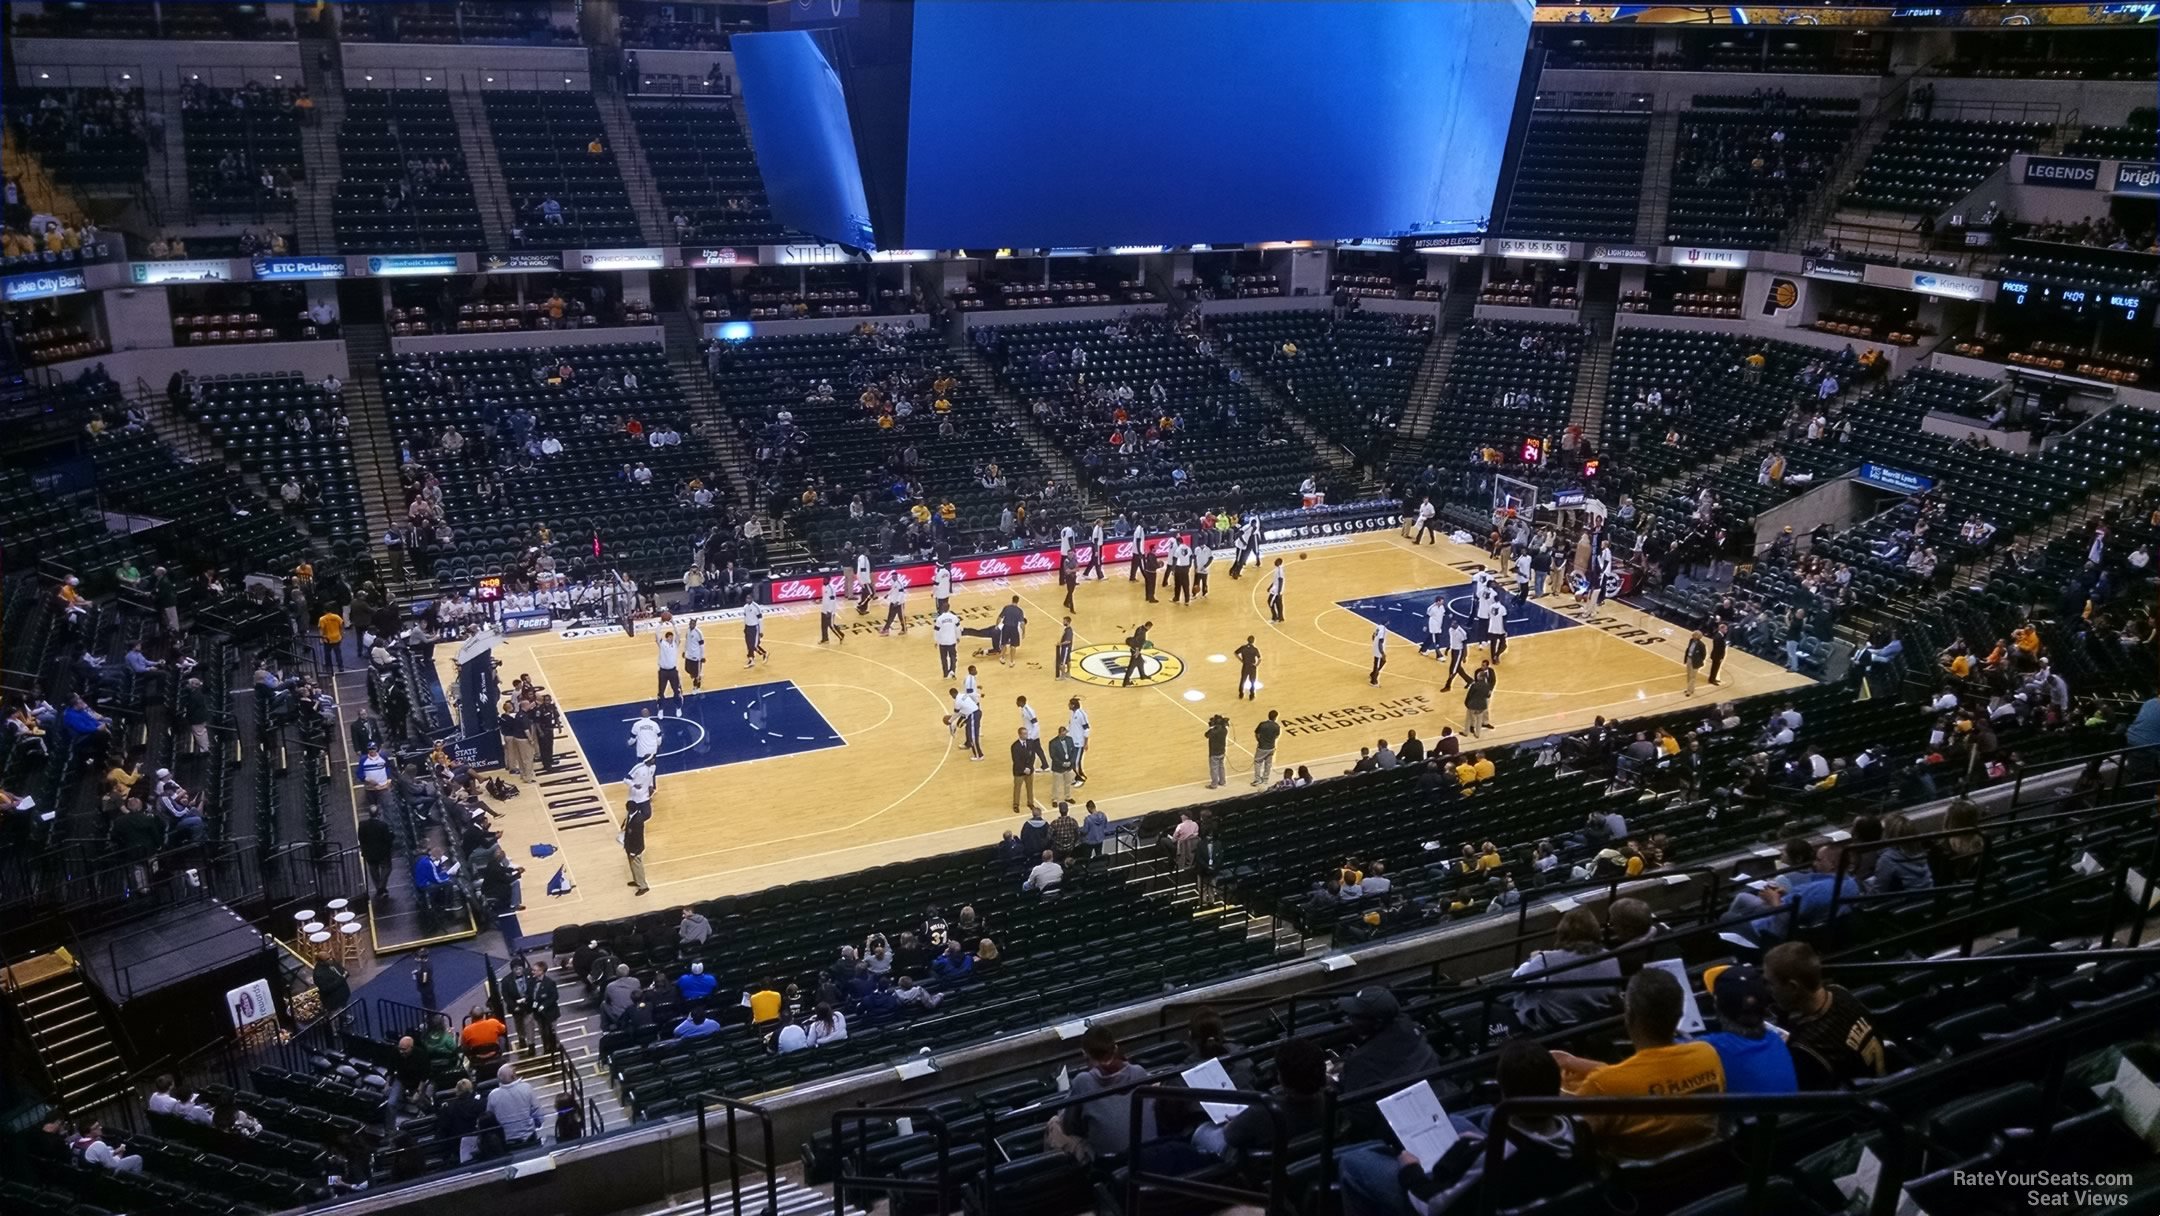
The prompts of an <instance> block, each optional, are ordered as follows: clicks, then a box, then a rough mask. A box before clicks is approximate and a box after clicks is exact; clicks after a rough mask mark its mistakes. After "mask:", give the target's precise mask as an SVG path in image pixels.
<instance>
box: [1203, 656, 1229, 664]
mask: <svg viewBox="0 0 2160 1216" xmlns="http://www.w3.org/2000/svg"><path fill="white" fill-rule="evenodd" d="M1207 661H1208V662H1210V663H1227V662H1229V661H1230V656H1229V655H1226V654H1211V655H1209V656H1208V657H1207Z"/></svg>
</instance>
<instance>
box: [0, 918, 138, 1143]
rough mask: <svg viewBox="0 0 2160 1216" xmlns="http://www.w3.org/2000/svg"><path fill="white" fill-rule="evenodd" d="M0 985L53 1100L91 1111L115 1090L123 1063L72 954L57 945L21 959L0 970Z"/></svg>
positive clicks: (122, 1079)
mask: <svg viewBox="0 0 2160 1216" xmlns="http://www.w3.org/2000/svg"><path fill="white" fill-rule="evenodd" d="M0 987H4V990H5V992H6V994H7V999H8V1003H9V1004H10V1005H12V1006H13V1008H14V1011H15V1016H16V1018H17V1019H18V1020H19V1021H20V1022H21V1024H22V1026H23V1029H24V1031H25V1033H26V1034H27V1036H28V1038H29V1040H30V1046H31V1050H32V1051H33V1052H34V1053H35V1054H36V1057H37V1061H38V1063H39V1065H41V1066H42V1067H43V1068H44V1070H45V1074H46V1078H47V1080H48V1081H49V1082H50V1092H51V1093H52V1095H53V1096H54V1099H55V1101H56V1102H57V1104H58V1105H60V1106H61V1107H63V1108H65V1109H66V1110H67V1111H69V1112H70V1113H73V1112H78V1111H91V1110H95V1109H96V1108H97V1107H99V1106H101V1105H103V1104H104V1103H106V1102H109V1101H111V1100H112V1099H113V1098H115V1097H118V1096H119V1095H120V1093H121V1092H122V1090H123V1089H124V1088H125V1086H126V1084H127V1068H126V1066H125V1065H123V1064H122V1063H121V1059H120V1048H119V1045H118V1044H117V1043H116V1042H115V1041H114V1039H113V1032H112V1026H111V1023H110V1022H109V1021H108V1019H107V1016H106V1012H105V1007H104V1005H103V1003H102V1001H101V999H100V998H99V996H98V994H97V993H95V992H94V991H92V990H91V988H90V986H89V985H88V984H86V983H85V982H84V981H83V974H82V967H81V965H80V964H78V963H77V962H76V961H75V959H74V957H73V956H72V955H70V954H69V953H68V952H67V951H66V950H64V949H62V950H56V951H54V952H52V953H50V954H40V955H33V956H32V957H30V958H27V959H24V960H23V961H21V962H18V963H16V964H14V965H13V966H10V967H8V968H6V969H5V970H4V971H0Z"/></svg>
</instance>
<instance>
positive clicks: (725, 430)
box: [603, 111, 773, 548]
mask: <svg viewBox="0 0 2160 1216" xmlns="http://www.w3.org/2000/svg"><path fill="white" fill-rule="evenodd" d="M604 112H605V111H603V113H604ZM660 320H661V328H662V329H663V330H664V331H665V335H666V337H665V342H664V345H665V346H666V348H667V358H668V367H669V368H670V369H671V370H673V371H674V373H675V383H676V384H677V385H679V386H680V387H681V388H682V391H683V398H684V399H685V400H687V401H688V402H689V403H690V416H691V417H692V418H693V419H695V420H698V421H701V422H703V423H704V424H705V441H706V442H707V443H709V444H711V445H712V447H713V450H714V451H715V452H717V453H718V454H719V456H720V467H721V468H722V469H723V470H725V471H726V474H727V489H728V495H729V497H730V498H731V499H732V500H733V502H734V505H735V506H736V507H737V508H739V509H740V510H743V511H749V512H755V511H756V510H757V509H758V507H759V505H760V504H759V502H758V496H757V489H756V483H755V482H754V481H753V480H752V475H753V474H754V473H755V470H754V469H753V468H752V467H751V463H750V457H751V453H750V452H749V451H748V449H746V448H745V447H744V446H743V441H742V436H741V435H740V434H738V433H737V432H736V430H735V420H734V419H732V418H730V417H728V412H727V410H726V409H725V408H723V407H722V406H721V404H720V394H719V393H718V391H717V390H715V389H714V388H713V378H712V373H711V372H709V371H707V370H706V368H705V363H704V361H703V359H702V358H701V357H700V350H701V343H700V342H699V339H698V326H697V324H696V322H694V321H692V320H691V319H690V317H689V314H687V313H685V312H683V311H682V310H681V309H679V308H667V309H663V310H662V311H661V314H660ZM766 540H767V544H768V548H769V547H770V545H771V542H772V540H773V536H772V533H771V532H770V531H767V532H766Z"/></svg>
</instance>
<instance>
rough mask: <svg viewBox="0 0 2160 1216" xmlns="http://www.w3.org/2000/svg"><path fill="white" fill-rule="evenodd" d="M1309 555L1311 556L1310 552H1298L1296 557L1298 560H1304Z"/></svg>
mask: <svg viewBox="0 0 2160 1216" xmlns="http://www.w3.org/2000/svg"><path fill="white" fill-rule="evenodd" d="M1311 556H1312V554H1310V553H1300V554H1298V555H1297V559H1298V560H1299V561H1304V560H1305V559H1306V558H1308V557H1311Z"/></svg>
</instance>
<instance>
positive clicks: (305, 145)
mask: <svg viewBox="0 0 2160 1216" xmlns="http://www.w3.org/2000/svg"><path fill="white" fill-rule="evenodd" d="M304 28H305V29H307V30H309V31H313V30H315V29H316V28H318V27H315V26H308V27H304ZM330 49H331V47H330V42H329V40H328V39H325V38H322V37H319V36H317V37H311V36H309V34H307V33H303V34H302V35H301V38H300V75H301V79H302V80H303V81H305V82H306V84H307V92H308V97H309V98H310V99H311V100H313V101H314V103H315V109H314V111H313V114H312V117H311V119H310V121H309V124H308V125H307V126H304V127H302V128H301V129H300V159H301V164H302V165H303V166H304V167H305V168H306V170H307V177H308V180H307V188H306V189H304V190H302V191H300V192H299V200H298V202H297V204H296V206H297V207H298V213H297V215H296V216H295V217H294V218H295V220H296V221H297V223H298V229H299V231H298V236H299V238H300V242H299V245H298V247H297V248H298V251H299V252H302V253H330V252H333V251H335V250H336V249H337V247H338V244H337V223H336V219H335V217H334V215H333V212H332V207H333V204H334V202H335V199H336V196H337V184H338V182H339V180H341V179H342V178H343V177H344V175H345V169H344V162H343V161H342V160H341V159H340V157H339V155H338V143H337V137H338V131H339V129H340V128H342V127H343V126H344V125H345V85H344V83H343V82H342V81H341V80H340V79H339V78H338V76H337V74H336V73H334V72H330V71H326V70H325V69H324V68H323V55H324V53H325V52H327V51H330Z"/></svg>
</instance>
